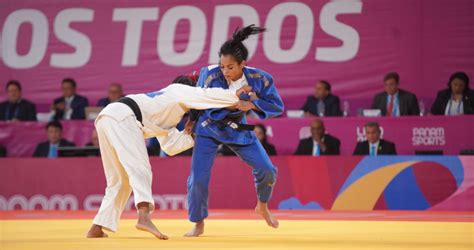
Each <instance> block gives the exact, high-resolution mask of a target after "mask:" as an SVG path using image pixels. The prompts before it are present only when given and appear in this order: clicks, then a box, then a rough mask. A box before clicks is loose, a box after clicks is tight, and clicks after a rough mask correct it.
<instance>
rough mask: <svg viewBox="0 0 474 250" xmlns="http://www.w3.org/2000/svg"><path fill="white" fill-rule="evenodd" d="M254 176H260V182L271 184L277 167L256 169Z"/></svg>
mask: <svg viewBox="0 0 474 250" xmlns="http://www.w3.org/2000/svg"><path fill="white" fill-rule="evenodd" d="M256 177H257V178H259V177H260V179H261V180H260V182H264V183H268V184H273V183H275V181H276V178H277V169H276V168H275V167H273V166H271V167H266V168H262V169H259V170H257V173H256Z"/></svg>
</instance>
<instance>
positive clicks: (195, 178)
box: [188, 175, 209, 189]
mask: <svg viewBox="0 0 474 250" xmlns="http://www.w3.org/2000/svg"><path fill="white" fill-rule="evenodd" d="M208 186H209V176H206V175H192V176H190V177H189V178H188V188H189V189H193V188H197V189H207V187H208Z"/></svg>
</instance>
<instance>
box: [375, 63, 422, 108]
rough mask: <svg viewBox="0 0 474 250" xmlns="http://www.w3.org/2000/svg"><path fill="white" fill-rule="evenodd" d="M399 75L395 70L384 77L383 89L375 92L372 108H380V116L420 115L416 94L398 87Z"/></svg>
mask: <svg viewBox="0 0 474 250" xmlns="http://www.w3.org/2000/svg"><path fill="white" fill-rule="evenodd" d="M399 82H400V76H399V75H398V73H397V72H391V73H388V74H387V75H386V76H385V77H384V89H385V91H384V92H382V93H379V94H377V95H376V96H375V97H374V100H373V102H372V109H380V110H381V111H382V116H404V115H420V108H419V106H418V100H417V98H416V96H415V95H414V94H412V93H410V92H408V91H405V90H402V89H400V88H399Z"/></svg>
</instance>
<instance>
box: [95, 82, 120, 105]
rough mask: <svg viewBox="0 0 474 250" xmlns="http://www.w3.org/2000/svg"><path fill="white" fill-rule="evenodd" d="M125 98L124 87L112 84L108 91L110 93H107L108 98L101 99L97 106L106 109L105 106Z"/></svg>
mask: <svg viewBox="0 0 474 250" xmlns="http://www.w3.org/2000/svg"><path fill="white" fill-rule="evenodd" d="M123 96H124V94H123V90H122V85H120V84H119V83H111V84H110V85H109V89H108V92H107V97H104V98H102V99H100V100H99V101H98V102H97V106H98V107H105V106H107V105H109V103H111V102H114V101H117V100H118V99H120V98H121V97H123Z"/></svg>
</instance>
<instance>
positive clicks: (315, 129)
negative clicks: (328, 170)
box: [295, 119, 341, 156]
mask: <svg viewBox="0 0 474 250" xmlns="http://www.w3.org/2000/svg"><path fill="white" fill-rule="evenodd" d="M340 146H341V142H340V141H339V139H337V138H336V137H334V136H331V135H329V134H326V129H325V128H324V123H323V121H321V120H319V119H316V120H314V121H312V122H311V137H309V138H306V139H302V140H300V143H299V144H298V148H297V149H296V152H295V155H312V156H320V155H339V148H340Z"/></svg>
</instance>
